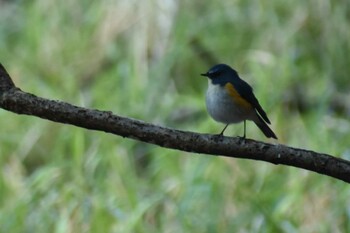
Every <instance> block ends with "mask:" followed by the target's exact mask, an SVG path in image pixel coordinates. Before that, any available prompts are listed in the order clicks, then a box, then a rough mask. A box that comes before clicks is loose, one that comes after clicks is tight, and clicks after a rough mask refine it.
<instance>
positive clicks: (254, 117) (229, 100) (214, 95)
mask: <svg viewBox="0 0 350 233" xmlns="http://www.w3.org/2000/svg"><path fill="white" fill-rule="evenodd" d="M201 75H202V76H206V77H208V78H209V79H208V90H207V93H206V105H207V110H208V112H209V114H210V116H211V117H212V118H213V119H214V120H216V121H218V122H221V123H225V124H226V126H225V128H224V129H223V130H222V131H221V133H220V135H223V134H224V131H225V130H226V128H227V126H228V125H229V124H231V123H239V122H242V121H244V135H243V138H245V137H246V120H250V121H253V122H254V123H255V124H256V125H257V126H258V127H259V129H260V130H261V131H262V132H263V133H264V134H265V136H266V137H268V138H276V139H277V136H276V135H275V133H274V132H273V131H272V130H271V129H270V127H269V126H268V125H267V124H271V122H270V120H269V118H268V117H267V115H266V113H265V111H264V110H263V109H262V107H261V106H260V104H259V101H258V100H257V99H256V97H255V96H254V93H253V88H252V87H251V86H250V85H249V84H248V83H246V82H245V81H244V80H242V79H241V78H240V77H239V76H238V73H237V71H235V70H234V69H232V68H231V67H230V66H228V65H226V64H218V65H215V66H213V67H212V68H210V70H209V71H208V72H207V73H204V74H201Z"/></svg>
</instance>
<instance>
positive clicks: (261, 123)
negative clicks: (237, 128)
mask: <svg viewBox="0 0 350 233" xmlns="http://www.w3.org/2000/svg"><path fill="white" fill-rule="evenodd" d="M256 115H257V116H258V119H257V120H255V121H254V123H255V124H256V125H257V126H258V127H259V129H260V130H261V131H262V132H263V133H264V134H265V136H266V137H268V138H275V139H277V136H276V134H275V133H274V132H273V131H272V130H271V129H270V127H269V126H268V125H267V124H266V123H265V121H264V120H263V119H262V118H261V117H260V116H259V115H258V114H256Z"/></svg>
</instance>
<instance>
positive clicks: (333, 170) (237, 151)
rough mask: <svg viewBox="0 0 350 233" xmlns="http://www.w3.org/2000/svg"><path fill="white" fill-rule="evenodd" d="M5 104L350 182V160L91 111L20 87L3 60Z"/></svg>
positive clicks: (0, 74)
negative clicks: (38, 95)
mask: <svg viewBox="0 0 350 233" xmlns="http://www.w3.org/2000/svg"><path fill="white" fill-rule="evenodd" d="M0 107H2V108H3V109H6V110H8V111H11V112H14V113H18V114H26V115H32V116H37V117H40V118H44V119H47V120H50V121H55V122H60V123H65V124H71V125H75V126H79V127H82V128H86V129H92V130H98V131H104V132H107V133H112V134H115V135H120V136H122V137H128V138H132V139H135V140H139V141H143V142H146V143H151V144H155V145H159V146H162V147H166V148H171V149H177V150H181V151H188V152H194V153H202V154H210V155H221V156H227V157H233V158H245V159H252V160H261V161H266V162H270V163H273V164H284V165H289V166H293V167H298V168H303V169H306V170H309V171H314V172H317V173H320V174H324V175H327V176H330V177H334V178H337V179H339V180H343V181H345V182H347V183H350V162H349V161H347V160H343V159H340V158H336V157H333V156H331V155H327V154H321V153H317V152H313V151H308V150H302V149H297V148H292V147H287V146H284V145H272V144H268V143H263V142H258V141H254V140H251V139H245V140H243V139H241V138H231V137H223V136H218V135H209V134H199V133H193V132H186V131H181V130H175V129H170V128H166V127H161V126H156V125H153V124H149V123H146V122H143V121H139V120H135V119H130V118H126V117H121V116H117V115H114V114H113V113H112V112H107V111H99V110H93V109H87V108H82V107H78V106H74V105H71V104H68V103H65V102H61V101H53V100H48V99H44V98H40V97H37V96H35V95H32V94H29V93H25V92H23V91H21V90H20V89H18V88H16V87H15V85H14V83H13V81H12V79H11V77H10V76H9V74H8V73H7V72H6V70H5V68H4V67H3V66H2V65H1V64H0Z"/></svg>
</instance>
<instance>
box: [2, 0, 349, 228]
mask: <svg viewBox="0 0 350 233" xmlns="http://www.w3.org/2000/svg"><path fill="white" fill-rule="evenodd" d="M349 7H350V4H349V3H348V2H346V1H330V0H328V1H327V0H324V1H317V0H311V1H290V2H281V1H277V0H272V1H264V2H261V1H254V0H250V1H241V0H236V1H231V2H230V1H220V2H214V1H186V0H183V1H156V0H154V1H142V2H140V1H122V0H120V1H108V0H102V1H91V0H90V1H89V0H88V1H52V0H35V1H0V20H1V23H0V60H1V62H2V63H3V64H4V66H5V67H6V68H7V69H8V71H9V72H10V74H11V76H12V78H13V79H14V81H15V83H16V84H17V85H18V86H19V87H20V88H21V89H23V90H25V91H28V92H31V93H34V94H36V95H39V96H43V97H46V98H52V99H61V100H64V101H68V102H70V103H73V104H77V105H81V106H86V107H89V108H97V109H102V110H111V111H113V112H114V113H116V114H120V115H123V116H129V117H134V118H138V119H141V120H144V121H148V122H153V123H157V124H160V125H165V126H169V127H174V128H178V129H183V130H189V131H197V132H203V133H204V132H205V133H208V132H209V133H217V132H219V130H221V129H222V125H220V124H218V123H216V122H214V121H213V120H211V119H210V118H209V117H208V115H207V113H206V111H205V105H204V92H205V89H206V85H207V82H206V80H203V79H202V78H201V77H200V76H199V73H201V72H203V71H206V70H207V69H208V68H209V67H210V66H211V65H213V64H208V58H207V57H204V56H203V55H202V54H200V53H198V51H196V50H195V48H194V47H193V41H197V43H199V44H200V45H201V46H202V47H203V48H204V49H205V50H207V51H209V53H211V56H213V57H215V58H216V59H218V62H224V63H227V64H230V65H232V66H234V67H235V68H236V69H237V70H238V71H239V72H240V74H241V76H242V77H243V78H244V79H245V80H247V81H248V82H249V83H251V84H252V85H253V87H254V88H255V93H256V95H257V96H258V97H259V100H260V102H261V103H262V105H263V106H264V108H265V109H266V110H267V112H268V115H269V117H270V119H271V120H272V128H273V129H274V130H275V132H276V134H277V135H278V137H279V142H280V143H283V144H287V145H291V146H296V147H301V148H308V149H312V150H316V151H319V152H324V153H330V154H333V155H336V156H340V157H343V158H346V159H350V156H349V151H350V150H349V145H348V142H349V140H350V134H349V121H348V119H349V114H350V111H349V109H350V102H349V94H348V93H349V78H348V74H349V71H350V66H349V65H348V61H349V60H350V57H349V56H350V55H349V54H350V53H349V51H350V43H349V38H350V35H349V33H350V32H349V30H348V28H349V22H350V21H349V15H350V8H349ZM0 117H1V119H2V125H1V128H2V130H1V133H0V138H1V142H2V143H1V147H0V155H1V156H0V171H1V172H0V219H1V223H0V232H48V231H50V232H330V231H331V232H347V231H350V226H349V218H350V216H349V213H350V203H349V195H350V189H349V188H348V186H347V185H346V184H345V183H343V182H340V181H336V180H334V179H331V178H328V177H325V176H321V175H318V174H314V173H309V172H307V171H303V170H300V169H295V168H289V167H282V166H273V165H270V164H265V163H262V162H256V161H244V160H237V159H227V158H217V157H211V156H197V155H191V154H188V153H183V152H179V151H172V150H166V149H163V148H158V147H155V146H151V145H145V144H143V143H140V142H135V141H132V140H128V139H123V138H119V137H115V136H112V135H108V134H104V133H101V132H91V131H87V130H83V129H79V128H74V127H72V126H66V125H59V124H55V123H51V122H47V121H44V120H42V119H37V118H34V117H29V116H17V115H14V114H12V113H10V112H6V111H0ZM242 129H243V126H242V125H235V126H230V128H229V129H228V131H227V135H240V134H242ZM248 136H249V137H252V138H255V139H259V140H264V141H266V138H264V137H263V135H262V134H261V133H260V132H259V130H258V129H257V128H256V127H255V126H254V125H252V124H248Z"/></svg>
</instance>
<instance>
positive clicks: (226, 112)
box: [206, 80, 255, 124]
mask: <svg viewBox="0 0 350 233" xmlns="http://www.w3.org/2000/svg"><path fill="white" fill-rule="evenodd" d="M208 81H209V82H208V90H207V93H206V105H207V110H208V112H209V114H210V116H211V117H212V118H213V119H214V120H216V121H219V122H222V123H225V124H229V123H238V122H241V121H243V120H250V119H251V118H252V117H255V115H254V114H255V111H254V110H253V111H247V110H246V109H244V108H242V107H241V106H238V105H237V104H236V103H235V101H234V100H233V98H232V97H231V96H230V95H229V93H228V92H227V90H225V88H224V87H223V86H220V85H213V84H212V83H211V80H208Z"/></svg>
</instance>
